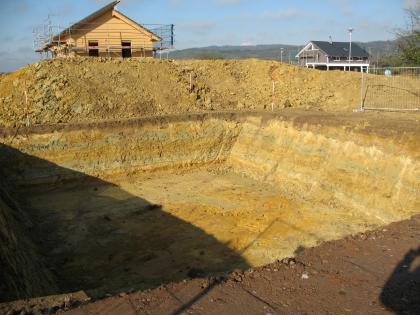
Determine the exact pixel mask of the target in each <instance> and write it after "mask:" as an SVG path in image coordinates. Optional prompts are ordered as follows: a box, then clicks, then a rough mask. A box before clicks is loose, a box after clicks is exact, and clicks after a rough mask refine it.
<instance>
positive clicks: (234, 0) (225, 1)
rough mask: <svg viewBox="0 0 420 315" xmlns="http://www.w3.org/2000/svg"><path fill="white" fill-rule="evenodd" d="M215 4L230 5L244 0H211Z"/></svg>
mask: <svg viewBox="0 0 420 315" xmlns="http://www.w3.org/2000/svg"><path fill="white" fill-rule="evenodd" d="M213 2H214V3H216V4H221V5H230V4H241V3H242V2H245V1H244V0H213Z"/></svg>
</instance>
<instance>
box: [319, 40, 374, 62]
mask: <svg viewBox="0 0 420 315" xmlns="http://www.w3.org/2000/svg"><path fill="white" fill-rule="evenodd" d="M311 43H313V44H314V45H315V46H317V47H318V48H319V49H320V50H322V51H323V52H325V53H326V54H327V55H328V56H330V57H348V56H349V42H332V43H330V42H328V41H325V42H324V41H311ZM351 55H352V57H359V58H369V54H368V53H367V52H366V50H364V49H363V48H362V47H360V46H359V45H358V44H356V43H354V42H353V43H351Z"/></svg>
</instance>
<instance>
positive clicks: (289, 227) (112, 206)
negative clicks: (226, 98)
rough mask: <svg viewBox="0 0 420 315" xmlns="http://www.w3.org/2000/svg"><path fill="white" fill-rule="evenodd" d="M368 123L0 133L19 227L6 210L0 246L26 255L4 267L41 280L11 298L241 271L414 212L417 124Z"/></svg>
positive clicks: (167, 120) (222, 119)
mask: <svg viewBox="0 0 420 315" xmlns="http://www.w3.org/2000/svg"><path fill="white" fill-rule="evenodd" d="M366 117H368V118H367V119H366V118H361V117H360V116H354V115H349V116H346V117H343V115H342V116H340V117H338V116H335V115H333V114H322V113H293V112H291V113H287V112H286V113H283V114H268V113H259V112H254V113H242V114H238V113H236V114H232V113H214V114H197V115H184V116H167V117H160V118H144V119H135V120H125V121H120V122H103V123H96V124H79V125H77V124H72V125H55V126H37V127H32V128H27V129H24V128H23V129H20V130H3V131H2V136H1V140H0V143H1V144H0V151H1V152H0V153H1V154H0V162H1V172H2V175H3V176H2V178H3V179H2V183H1V184H2V186H3V187H4V190H5V191H7V193H8V194H9V195H10V197H9V199H13V200H14V201H13V202H15V203H16V204H17V207H19V209H21V210H19V211H22V213H23V215H24V216H27V219H25V220H21V222H20V221H19V220H20V219H19V218H20V217H21V216H20V215H17V214H18V213H19V212H17V211H18V210H16V209H17V208H16V209H14V208H11V207H3V203H2V204H1V205H2V208H1V211H2V213H1V214H2V215H3V216H4V217H8V218H9V221H8V222H9V223H10V222H12V223H13V224H14V225H15V226H19V227H20V230H19V234H16V233H17V232H16V233H15V232H14V231H13V229H9V230H7V229H3V230H4V231H6V232H4V233H5V235H6V236H10V233H12V232H13V233H15V234H16V235H13V237H9V239H7V238H6V239H5V241H4V243H5V244H6V245H5V246H4V248H9V249H10V246H9V245H10V244H12V243H13V242H14V243H13V244H15V246H21V247H22V246H23V248H24V250H22V251H18V252H17V254H16V251H13V250H9V251H7V250H6V251H2V257H1V258H2V263H3V264H4V266H7V267H8V268H10V269H11V270H15V271H16V275H18V274H19V271H22V272H25V273H26V274H28V273H29V274H31V275H33V277H32V279H34V280H33V281H32V282H36V283H37V285H34V283H30V282H31V281H29V283H22V281H20V282H19V281H17V280H16V281H15V282H13V281H12V280H13V279H5V281H6V282H7V285H9V287H12V286H14V288H15V289H14V291H13V292H14V293H13V294H11V295H9V296H7V298H6V299H9V300H10V299H13V298H21V297H29V296H37V295H47V294H58V293H65V292H75V291H79V290H84V291H86V292H87V293H88V294H89V295H91V296H93V297H99V296H102V295H104V294H106V293H116V292H119V291H123V290H127V289H146V288H152V287H156V286H158V285H160V284H162V283H166V282H170V281H179V280H182V279H184V278H187V277H200V276H205V275H211V274H219V273H223V272H226V271H229V270H233V269H235V268H240V269H246V268H249V267H254V266H260V265H263V264H267V263H270V262H272V261H274V260H276V259H281V258H283V257H287V256H293V255H294V254H296V253H297V252H299V251H301V250H303V249H304V248H306V247H310V246H314V245H316V244H319V243H320V242H322V241H326V240H332V239H338V238H341V237H343V236H345V235H348V234H351V233H355V232H360V231H364V230H367V229H371V228H374V227H378V226H383V225H386V224H388V223H390V222H393V221H398V220H401V219H405V218H408V217H410V216H411V215H412V214H414V213H418V212H419V211H420V191H419V184H418V183H419V182H420V164H419V151H418V147H419V140H418V139H419V137H418V135H419V134H420V133H419V127H418V124H416V123H414V122H413V121H410V122H409V123H407V122H404V121H399V122H398V121H397V120H395V119H394V120H392V119H389V118H386V117H385V118H383V120H382V123H378V122H377V119H369V116H366ZM375 124H376V125H375ZM390 125H392V126H393V127H392V128H384V126H390ZM9 203H10V202H9ZM2 224H3V225H4V223H2ZM7 231H9V232H7ZM12 239H13V242H12V241H11V240H12ZM3 245H4V244H3ZM25 248H31V250H30V251H28V250H25ZM18 254H19V255H23V256H24V257H23V258H22V257H20V258H19V259H15V258H16V257H14V256H16V255H18ZM25 255H26V256H25ZM29 256H30V257H29ZM35 257H36V259H35ZM28 259H29V260H30V259H32V260H37V261H39V262H40V265H39V266H38V268H37V270H32V269H30V267H29V266H28V264H27V263H25V261H27V260H28ZM16 277H18V276H16ZM51 279H52V280H51ZM52 283H53V285H52ZM7 285H6V287H4V288H2V290H7V289H8V288H7ZM28 288H29V289H28ZM45 288H49V290H48V289H47V290H46V289H45ZM9 292H11V291H10V290H9ZM2 296H6V295H2Z"/></svg>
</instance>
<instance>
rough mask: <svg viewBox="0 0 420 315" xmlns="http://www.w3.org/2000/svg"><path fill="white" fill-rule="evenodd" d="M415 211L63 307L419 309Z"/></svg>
mask: <svg viewBox="0 0 420 315" xmlns="http://www.w3.org/2000/svg"><path fill="white" fill-rule="evenodd" d="M419 240H420V217H419V216H416V217H414V218H413V219H411V220H408V221H403V222H399V223H394V224H392V225H390V226H389V227H387V228H384V229H381V230H377V231H373V232H366V233H363V234H357V235H354V236H351V237H348V238H345V239H343V240H340V241H334V242H327V243H325V244H323V245H321V246H319V247H316V248H312V249H308V250H305V251H303V252H302V253H300V254H299V255H298V256H297V257H296V258H294V259H285V260H282V261H280V262H277V263H274V264H271V265H268V266H265V267H263V268H259V269H254V270H249V271H247V272H245V273H241V272H234V273H232V274H230V275H229V276H227V277H219V278H209V279H198V280H192V281H187V282H183V283H179V284H171V285H167V286H162V287H160V288H158V289H155V290H152V291H147V292H141V293H131V294H120V295H119V296H116V297H110V298H107V299H105V300H101V301H98V302H96V303H93V304H90V305H87V306H83V307H81V308H79V309H75V310H73V311H70V312H68V313H69V314H81V315H82V314H83V315H86V314H99V313H100V314H116V313H120V314H181V313H184V314H407V315H409V314H419V312H420V302H419V301H420V299H419V297H420V247H419Z"/></svg>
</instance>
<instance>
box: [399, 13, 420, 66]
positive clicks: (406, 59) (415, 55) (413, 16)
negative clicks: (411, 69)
mask: <svg viewBox="0 0 420 315" xmlns="http://www.w3.org/2000/svg"><path fill="white" fill-rule="evenodd" d="M407 15H408V18H409V25H408V27H407V28H406V29H405V30H399V31H397V46H398V49H399V51H400V53H401V59H402V61H403V63H404V64H406V65H413V66H414V65H416V66H419V65H420V5H416V6H414V7H411V8H409V9H407Z"/></svg>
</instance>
